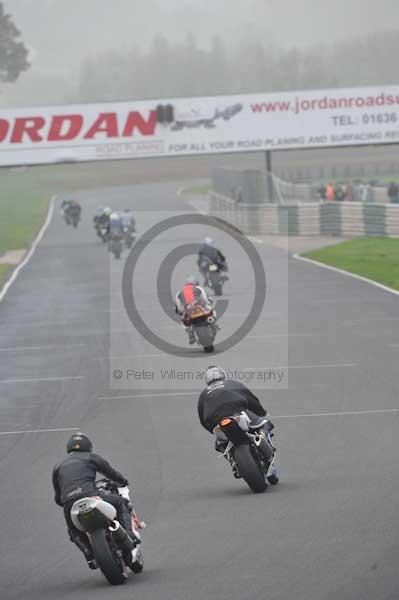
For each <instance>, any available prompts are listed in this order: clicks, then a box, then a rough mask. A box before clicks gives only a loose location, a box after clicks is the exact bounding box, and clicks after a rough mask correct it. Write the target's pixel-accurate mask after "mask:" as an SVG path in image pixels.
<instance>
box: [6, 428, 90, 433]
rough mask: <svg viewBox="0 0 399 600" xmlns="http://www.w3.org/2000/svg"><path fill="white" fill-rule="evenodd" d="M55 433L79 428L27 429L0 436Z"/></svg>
mask: <svg viewBox="0 0 399 600" xmlns="http://www.w3.org/2000/svg"><path fill="white" fill-rule="evenodd" d="M54 431H79V428H78V427H65V428H62V429H25V430H21V431H0V435H17V434H18V433H52V432H54Z"/></svg>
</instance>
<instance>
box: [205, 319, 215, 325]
mask: <svg viewBox="0 0 399 600" xmlns="http://www.w3.org/2000/svg"><path fill="white" fill-rule="evenodd" d="M206 321H207V323H209V324H210V325H212V323H214V322H215V317H208V318H207V320H206Z"/></svg>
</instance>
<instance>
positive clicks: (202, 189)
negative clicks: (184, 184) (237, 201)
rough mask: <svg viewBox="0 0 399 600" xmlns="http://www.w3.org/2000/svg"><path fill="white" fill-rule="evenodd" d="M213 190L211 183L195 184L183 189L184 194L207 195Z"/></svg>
mask: <svg viewBox="0 0 399 600" xmlns="http://www.w3.org/2000/svg"><path fill="white" fill-rule="evenodd" d="M211 190H212V185H211V183H206V184H204V185H195V186H192V187H188V188H184V189H182V190H181V195H182V196H207V195H208V194H209V192H210V191H211Z"/></svg>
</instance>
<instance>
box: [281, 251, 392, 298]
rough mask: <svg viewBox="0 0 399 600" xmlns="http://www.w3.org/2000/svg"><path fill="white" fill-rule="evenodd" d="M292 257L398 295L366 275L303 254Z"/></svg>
mask: <svg viewBox="0 0 399 600" xmlns="http://www.w3.org/2000/svg"><path fill="white" fill-rule="evenodd" d="M292 258H295V260H299V261H302V262H305V263H309V264H311V265H316V266H317V267H321V268H322V269H328V270H329V271H334V272H335V273H340V274H341V275H347V276H348V277H352V278H353V279H358V280H359V281H364V282H365V283H370V284H371V285H373V286H374V287H377V288H379V289H381V290H384V292H389V293H390V294H393V295H394V296H399V291H398V290H394V289H393V288H390V287H388V286H386V285H383V284H382V283H378V281H374V280H373V279H369V278H368V277H362V276H361V275H356V273H351V272H350V271H345V270H344V269H338V268H337V267H332V266H331V265H326V264H325V263H322V262H319V261H317V260H313V259H312V258H307V257H305V256H301V255H300V254H293V255H292Z"/></svg>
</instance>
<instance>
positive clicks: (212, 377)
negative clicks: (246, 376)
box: [205, 365, 226, 385]
mask: <svg viewBox="0 0 399 600" xmlns="http://www.w3.org/2000/svg"><path fill="white" fill-rule="evenodd" d="M225 379H226V371H225V370H224V369H222V367H216V366H215V365H211V366H209V367H208V368H207V370H206V373H205V381H206V385H211V383H214V382H215V381H224V380H225Z"/></svg>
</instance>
